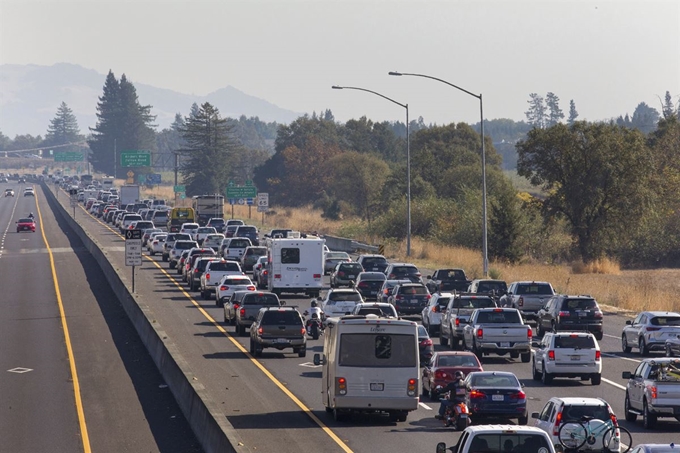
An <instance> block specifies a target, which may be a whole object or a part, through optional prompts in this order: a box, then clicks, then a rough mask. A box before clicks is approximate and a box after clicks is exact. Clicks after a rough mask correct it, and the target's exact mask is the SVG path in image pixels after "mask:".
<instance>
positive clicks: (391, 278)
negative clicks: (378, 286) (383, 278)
mask: <svg viewBox="0 0 680 453" xmlns="http://www.w3.org/2000/svg"><path fill="white" fill-rule="evenodd" d="M394 277H396V275H394V274H390V275H389V277H387V279H388V280H394Z"/></svg>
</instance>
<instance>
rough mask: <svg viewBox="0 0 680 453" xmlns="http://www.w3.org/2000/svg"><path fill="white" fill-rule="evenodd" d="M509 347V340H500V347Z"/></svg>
mask: <svg viewBox="0 0 680 453" xmlns="http://www.w3.org/2000/svg"><path fill="white" fill-rule="evenodd" d="M509 347H510V342H508V341H503V342H501V348H509Z"/></svg>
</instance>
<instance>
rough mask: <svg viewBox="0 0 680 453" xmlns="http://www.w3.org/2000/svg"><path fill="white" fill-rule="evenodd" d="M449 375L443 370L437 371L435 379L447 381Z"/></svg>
mask: <svg viewBox="0 0 680 453" xmlns="http://www.w3.org/2000/svg"><path fill="white" fill-rule="evenodd" d="M448 375H449V374H448V373H447V372H446V371H443V370H436V371H435V372H434V378H435V379H446V378H447V377H448Z"/></svg>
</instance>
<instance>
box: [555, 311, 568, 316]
mask: <svg viewBox="0 0 680 453" xmlns="http://www.w3.org/2000/svg"><path fill="white" fill-rule="evenodd" d="M557 316H570V313H569V312H568V311H561V312H559V313H558V314H557Z"/></svg>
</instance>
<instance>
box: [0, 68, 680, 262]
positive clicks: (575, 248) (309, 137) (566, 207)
mask: <svg viewBox="0 0 680 453" xmlns="http://www.w3.org/2000/svg"><path fill="white" fill-rule="evenodd" d="M528 104H529V108H528V110H527V111H526V112H525V115H526V118H527V120H526V121H522V122H515V121H512V120H504V119H498V120H489V121H485V130H486V131H487V134H488V135H487V136H486V137H484V140H485V149H486V162H487V169H486V170H487V171H486V173H487V190H488V208H489V252H490V255H491V256H492V257H494V258H496V259H500V260H506V261H509V262H518V261H521V260H526V259H533V260H540V261H542V262H562V261H567V260H573V259H583V260H584V261H592V260H595V259H598V258H602V257H605V256H608V257H612V258H614V259H617V260H619V261H620V262H621V263H623V264H624V265H627V266H674V265H677V264H678V258H679V257H678V256H677V255H678V252H676V250H678V247H677V245H678V243H680V222H678V221H677V218H678V212H679V211H678V209H679V208H680V206H678V203H680V202H677V201H676V200H679V199H680V197H679V196H678V195H680V182H678V181H680V159H679V158H678V157H680V156H678V155H677V154H678V153H680V126H679V124H678V109H679V108H680V103H679V105H678V106H675V105H674V103H673V101H672V97H671V95H670V94H669V93H666V97H665V101H664V102H662V111H661V112H660V113H659V112H657V111H656V110H655V109H653V108H651V107H649V106H648V105H646V104H644V103H640V104H639V105H638V106H637V108H636V109H635V112H634V113H633V115H632V117H630V116H628V115H626V116H625V117H624V116H622V117H619V118H616V119H611V120H610V121H604V122H587V121H580V120H579V119H578V112H577V110H576V105H575V102H574V101H573V100H571V101H570V103H569V104H570V105H569V111H568V114H565V113H564V112H563V111H562V109H561V107H560V105H559V98H558V96H557V95H555V94H554V93H548V94H547V95H546V96H545V98H543V97H542V96H540V95H538V94H536V93H532V94H531V95H530V96H529V101H528ZM150 109H151V106H144V105H142V104H141V103H140V102H139V99H138V98H137V95H136V91H135V90H134V86H133V85H132V84H131V83H130V82H129V81H128V80H127V79H126V77H125V76H124V75H123V76H122V77H121V79H120V80H117V79H116V78H115V76H114V75H113V73H112V72H110V73H109V75H108V76H107V79H106V82H105V84H104V89H103V94H102V96H101V97H100V98H99V103H98V105H97V115H98V116H97V117H98V121H97V125H96V126H95V127H94V128H92V129H91V133H90V135H89V136H88V143H89V145H90V149H91V150H92V157H91V161H92V164H93V165H94V166H95V169H97V170H99V171H102V172H105V173H109V174H111V173H112V171H113V168H112V166H113V149H114V148H116V149H118V150H120V151H122V150H125V149H149V150H152V151H153V152H155V153H159V154H168V155H170V156H172V157H173V158H174V156H175V155H178V156H179V160H180V171H181V174H182V177H183V182H184V183H185V184H186V186H187V194H188V195H196V194H202V193H215V192H222V191H223V190H224V188H225V187H226V185H227V184H228V183H229V181H234V182H235V183H237V184H243V183H244V182H245V181H246V180H250V179H252V180H254V182H255V185H256V186H257V188H258V190H259V191H260V192H269V194H270V200H271V203H272V204H274V205H278V206H310V207H313V208H317V209H320V210H321V211H322V212H323V214H324V215H325V216H326V217H328V218H333V219H338V218H352V219H356V220H354V221H352V222H349V223H348V226H347V227H346V228H348V231H347V234H366V235H370V236H374V237H382V238H387V239H388V240H395V241H398V240H401V239H403V238H404V237H405V235H406V222H405V219H406V173H407V169H406V167H407V165H406V134H405V130H406V127H405V124H403V123H399V122H373V121H371V120H369V119H367V118H366V117H361V118H359V119H352V120H349V121H347V122H345V123H341V122H338V121H336V120H335V118H334V117H333V114H332V112H331V111H330V110H328V109H326V110H321V113H320V114H318V115H317V114H316V113H314V114H312V115H311V116H310V115H305V116H302V117H300V118H298V119H297V120H295V121H293V122H292V123H290V124H279V125H277V124H275V123H263V122H261V121H259V120H257V119H247V118H245V117H241V118H239V119H230V118H222V117H221V115H220V113H219V111H218V110H217V109H216V108H215V107H214V106H212V105H211V104H210V103H204V104H202V105H200V106H199V105H196V104H194V105H192V106H191V108H190V110H189V112H188V114H187V115H186V116H183V115H181V114H179V113H178V114H177V115H176V117H175V121H174V122H173V124H172V126H171V127H170V128H168V129H164V130H162V131H159V132H156V131H155V130H154V126H153V120H154V118H153V116H152V115H150ZM567 115H568V116H567ZM565 118H566V120H565ZM62 123H65V124H68V125H69V126H68V127H61V126H63V124H62ZM409 126H410V128H411V131H412V133H411V136H410V149H411V162H410V165H411V195H412V234H414V235H416V236H421V237H423V238H426V239H428V240H432V241H436V242H440V243H442V244H449V245H458V246H464V247H469V248H477V249H478V248H481V240H482V238H481V231H482V215H481V198H482V190H481V188H482V168H481V156H480V149H481V139H482V138H481V137H480V134H479V129H480V127H479V126H480V124H472V125H470V124H466V123H457V124H454V123H452V124H448V125H436V124H429V125H426V124H425V123H424V121H423V119H422V118H419V119H418V120H416V121H413V122H412V124H410V125H409ZM73 134H75V135H73ZM76 136H77V137H79V138H80V139H82V136H81V135H80V133H79V131H78V128H77V124H76V123H75V121H74V118H73V117H72V112H71V113H70V112H69V109H68V107H67V106H66V105H65V104H62V106H61V107H60V109H59V111H58V113H57V116H56V117H55V120H53V122H52V123H51V124H50V127H49V130H48V134H47V136H46V140H47V139H48V138H49V139H50V140H57V141H58V140H62V139H63V140H67V139H68V140H73V139H74V137H76ZM492 137H493V139H492ZM41 140H42V139H41ZM0 145H1V146H6V145H7V143H6V140H5V142H4V143H3V142H2V141H1V140H0ZM506 153H507V154H512V155H514V158H515V160H516V168H517V172H518V174H519V175H520V176H523V177H525V178H527V180H528V181H530V183H531V184H532V185H533V186H534V187H536V188H537V190H538V191H539V193H540V196H538V197H534V196H531V195H529V194H527V193H518V191H517V189H515V187H513V184H512V182H511V181H510V179H509V178H508V176H507V175H506V173H504V172H503V168H504V167H503V161H504V160H505V159H506Z"/></svg>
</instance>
